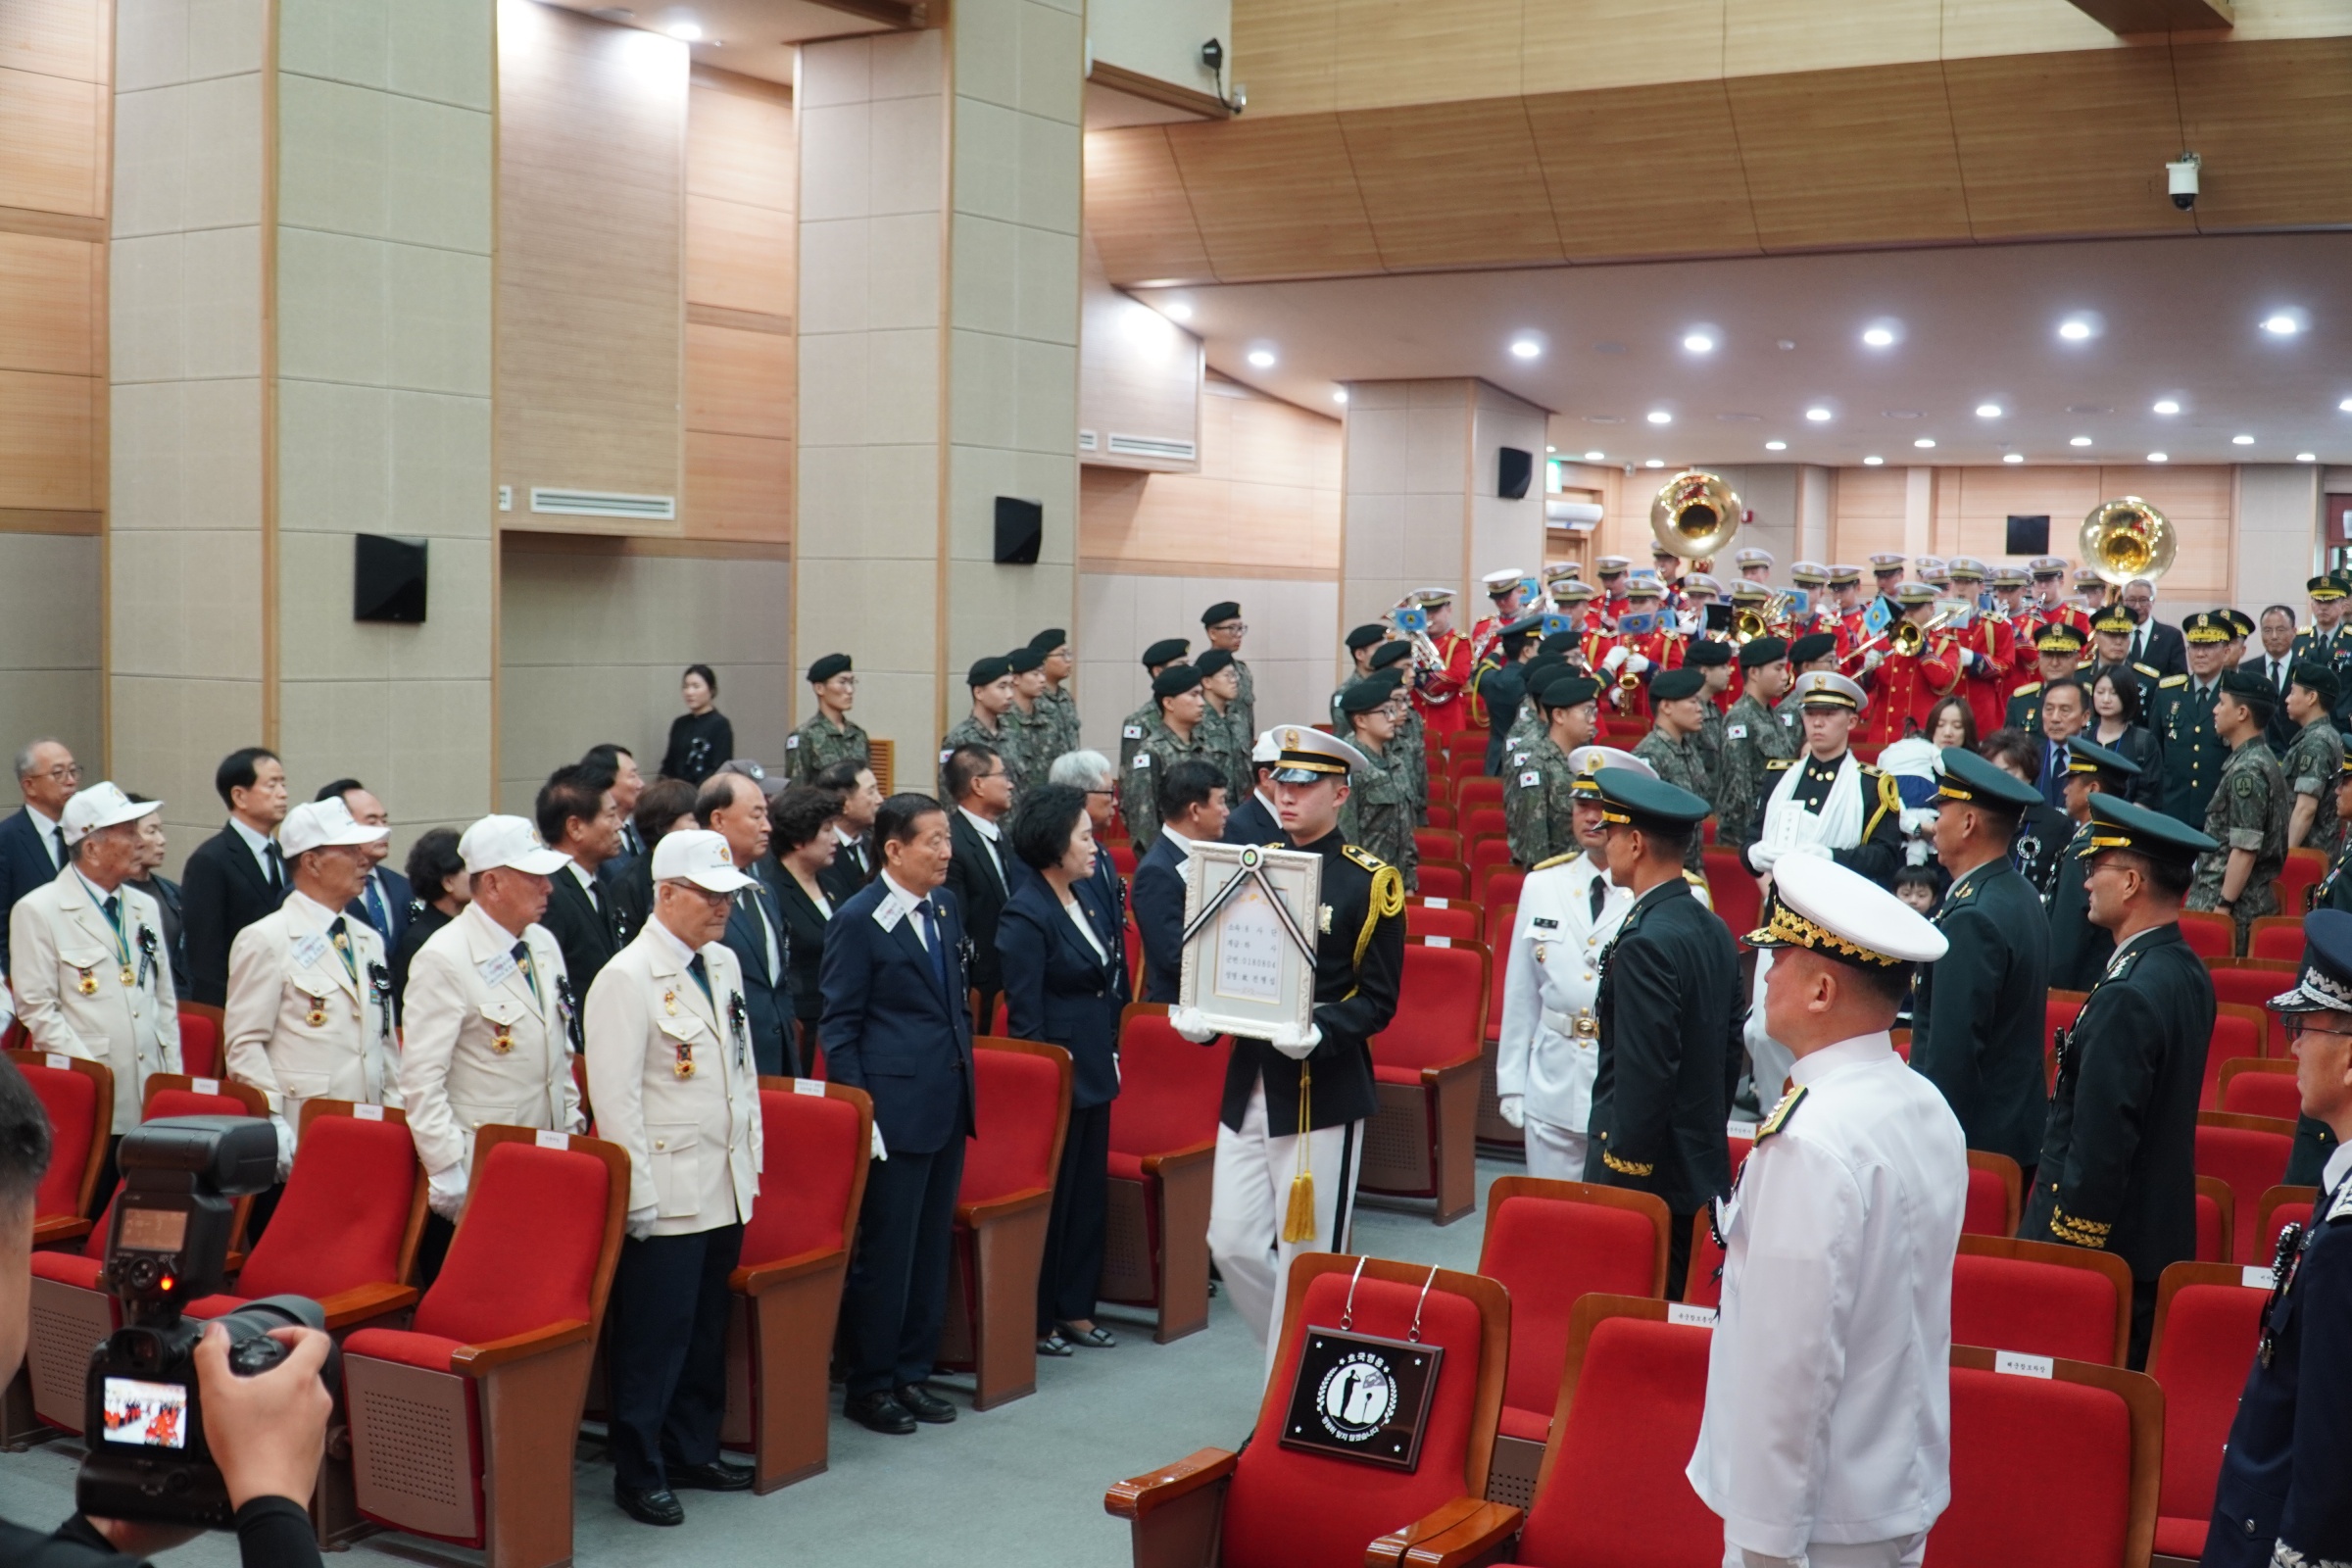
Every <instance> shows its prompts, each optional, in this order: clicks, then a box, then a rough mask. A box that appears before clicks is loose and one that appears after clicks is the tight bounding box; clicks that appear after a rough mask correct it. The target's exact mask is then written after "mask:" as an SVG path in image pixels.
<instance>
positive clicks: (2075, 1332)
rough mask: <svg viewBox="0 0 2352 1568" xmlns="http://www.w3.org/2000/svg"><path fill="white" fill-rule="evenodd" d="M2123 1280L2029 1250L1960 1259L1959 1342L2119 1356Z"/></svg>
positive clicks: (2109, 1360) (2108, 1359)
mask: <svg viewBox="0 0 2352 1568" xmlns="http://www.w3.org/2000/svg"><path fill="white" fill-rule="evenodd" d="M2115 1319H2116V1299H2115V1285H2114V1282H2113V1281H2111V1280H2109V1279H2108V1278H2107V1276H2106V1275H2104V1274H2101V1273H2097V1272H2095V1271H2093V1270H2091V1269H2086V1268H2069V1267H2067V1266H2066V1265H2065V1264H2063V1263H2044V1262H2040V1261H2038V1260H2035V1259H2030V1258H2022V1257H1983V1256H1979V1255H1977V1254H1975V1253H1971V1252H1962V1253H1960V1254H1959V1255H1958V1256H1957V1257H1955V1258H1953V1259H1952V1343H1953V1344H1954V1345H1981V1346H1984V1347H1985V1348H1986V1349H1992V1350H2018V1351H2022V1352H2024V1353H2025V1354H2027V1355H2056V1356H2064V1357H2065V1358H2066V1359H2067V1360H2070V1361H2090V1362H2094V1363H2099V1364H2105V1365H2110V1366H2112V1365H2113V1364H2114V1363H2115Z"/></svg>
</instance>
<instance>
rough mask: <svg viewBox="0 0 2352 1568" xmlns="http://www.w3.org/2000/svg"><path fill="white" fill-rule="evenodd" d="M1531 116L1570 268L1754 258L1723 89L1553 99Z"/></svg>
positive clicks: (1531, 108)
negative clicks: (1700, 257)
mask: <svg viewBox="0 0 2352 1568" xmlns="http://www.w3.org/2000/svg"><path fill="white" fill-rule="evenodd" d="M1527 116H1528V123H1529V124H1530V126H1531V128H1532V129H1533V131H1534V134H1535V138H1536V148H1537V151H1538V153H1539V155H1540V156H1541V157H1542V159H1543V164H1544V182H1545V184H1546V185H1547V186H1548V188H1549V189H1550V192H1551V203H1552V209H1553V214H1554V217H1555V218H1556V220H1557V222H1558V226H1559V232H1560V239H1561V242H1562V244H1563V245H1564V246H1565V248H1566V250H1567V253H1568V257H1569V259H1570V260H1571V261H1580V262H1587V261H1604V260H1613V259H1616V258H1620V257H1640V256H1679V255H1691V254H1694V253H1696V254H1706V255H1736V254H1740V253H1742V252H1750V251H1753V250H1755V249H1756V224H1755V216H1754V214H1753V213H1752V212H1751V211H1750V209H1749V206H1748V199H1747V172H1746V171H1745V169H1743V168H1742V167H1741V165H1740V137H1739V133H1738V131H1737V130H1736V129H1735V128H1734V126H1733V123H1732V109H1731V100H1730V98H1729V97H1728V96H1727V95H1726V94H1725V92H1724V89H1723V87H1722V85H1721V84H1720V83H1716V82H1702V83H1697V84H1694V85H1691V86H1678V87H1617V88H1611V89H1609V90H1607V91H1604V92H1577V93H1551V94H1547V95H1545V96H1544V97H1540V98H1539V97H1531V98H1529V99H1528V100H1527Z"/></svg>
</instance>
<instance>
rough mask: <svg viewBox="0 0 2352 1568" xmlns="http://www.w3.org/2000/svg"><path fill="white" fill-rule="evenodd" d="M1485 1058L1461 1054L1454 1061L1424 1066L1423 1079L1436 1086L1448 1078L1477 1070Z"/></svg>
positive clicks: (1426, 1082) (1433, 1086)
mask: <svg viewBox="0 0 2352 1568" xmlns="http://www.w3.org/2000/svg"><path fill="white" fill-rule="evenodd" d="M1483 1060H1484V1057H1483V1056H1461V1057H1458V1058H1456V1059H1455V1060H1452V1061H1441V1062H1439V1063H1438V1064H1437V1065H1436V1066H1435V1067H1424V1068H1422V1069H1421V1081H1422V1082H1423V1083H1425V1084H1428V1085H1429V1086H1430V1087H1432V1088H1435V1087H1437V1085H1439V1084H1440V1083H1443V1082H1444V1081H1445V1080H1446V1079H1448V1078H1459V1077H1462V1076H1464V1075H1465V1074H1469V1073H1475V1072H1477V1071H1478V1070H1479V1067H1480V1065H1481V1063H1482V1062H1483Z"/></svg>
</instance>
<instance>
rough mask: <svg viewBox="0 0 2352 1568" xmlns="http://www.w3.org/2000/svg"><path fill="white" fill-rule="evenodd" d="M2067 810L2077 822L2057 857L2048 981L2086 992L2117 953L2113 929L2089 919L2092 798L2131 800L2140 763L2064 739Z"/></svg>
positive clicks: (2091, 744) (2061, 988)
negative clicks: (2110, 797)
mask: <svg viewBox="0 0 2352 1568" xmlns="http://www.w3.org/2000/svg"><path fill="white" fill-rule="evenodd" d="M2066 755H2067V761H2066V814H2067V816H2068V817H2069V818H2070V819H2071V820H2072V821H2073V822H2074V823H2075V824H2076V826H2075V830H2074V835H2073V837H2072V838H2070V839H2069V840H2068V841H2067V844H2066V847H2065V850H2064V851H2063V853H2061V854H2060V855H2059V857H2058V872H2057V878H2056V881H2055V884H2054V886H2053V887H2052V889H2051V892H2050V898H2049V911H2050V985H2051V987H2052V988H2053V989H2055V990H2059V991H2088V990H2089V989H2090V988H2091V987H2092V986H2093V985H2095V984H2096V983H2097V982H2098V978H2099V976H2100V974H2101V973H2103V972H2104V971H2105V970H2106V968H2107V960H2108V959H2109V958H2110V957H2112V956H2114V955H2115V933H2113V932H2112V931H2109V930H2108V929H2107V928H2106V927H2105V926H2102V925H2093V924H2092V923H2091V919H2090V893H2089V889H2088V887H2087V885H2086V878H2087V876H2088V874H2089V869H2090V866H2089V862H2088V861H2087V860H2085V859H2084V858H2083V856H2084V853H2085V851H2086V849H2087V848H2088V846H2089V844H2090V832H2091V828H2090V798H2091V797H2092V796H2093V795H2113V796H2117V797H2119V798H2129V797H2130V795H2131V785H2132V782H2133V781H2134V780H2135V779H2136V778H2137V777H2138V776H2139V764H2138V763H2137V762H2134V761H2132V760H2131V759H2130V758H2128V757H2126V756H2124V755H2123V754H2122V753H2121V752H2115V751H2110V750H2108V749H2107V748H2106V747H2104V746H2101V745H2099V744H2098V743H2097V742H2095V741H2093V740H2090V739H2089V738H2088V737H2086V736H2082V735H2078V736H2076V737H2075V738H2074V739H2073V740H2070V741H2068V742H2067V743H2066Z"/></svg>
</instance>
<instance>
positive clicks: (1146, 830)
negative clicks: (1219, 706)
mask: <svg viewBox="0 0 2352 1568" xmlns="http://www.w3.org/2000/svg"><path fill="white" fill-rule="evenodd" d="M1191 761H1201V762H1206V763H1208V764H1209V765H1210V766H1211V767H1218V768H1221V767H1223V766H1224V765H1225V759H1224V757H1223V756H1222V755H1221V754H1220V753H1218V752H1217V751H1216V750H1214V749H1213V747H1212V746H1211V745H1210V733H1209V726H1208V724H1207V723H1206V722H1205V721H1203V722H1201V723H1199V724H1196V725H1194V726H1193V733H1192V737H1191V738H1190V739H1189V740H1188V739H1185V738H1182V737H1180V736H1178V735H1177V733H1176V732H1175V731H1174V730H1172V729H1170V728H1168V727H1167V726H1166V725H1165V724H1154V725H1153V726H1152V733H1151V734H1149V735H1147V736H1146V737H1144V741H1143V744H1142V745H1140V746H1138V747H1137V748H1136V752H1135V756H1134V757H1133V758H1131V759H1130V760H1129V761H1128V764H1127V771H1126V772H1124V773H1122V774H1121V775H1119V776H1120V778H1121V779H1122V780H1123V781H1124V782H1123V784H1122V786H1121V790H1120V795H1119V806H1120V809H1121V811H1123V812H1124V813H1125V815H1126V817H1127V836H1128V838H1130V839H1132V840H1133V841H1134V842H1135V853H1136V854H1137V855H1138V856H1141V855H1143V854H1144V853H1145V852H1146V851H1148V850H1150V849H1151V848H1152V845H1154V844H1156V843H1158V842H1159V781H1160V780H1161V779H1163V778H1165V777H1167V773H1168V769H1169V768H1171V767H1174V766H1175V765H1176V764H1177V763H1178V762H1191Z"/></svg>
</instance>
